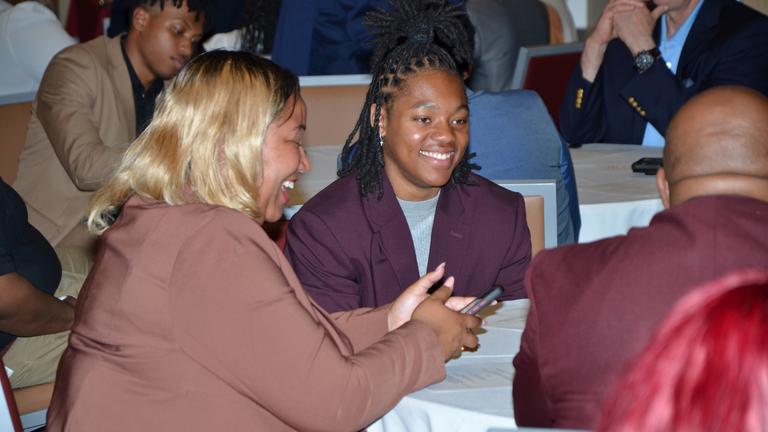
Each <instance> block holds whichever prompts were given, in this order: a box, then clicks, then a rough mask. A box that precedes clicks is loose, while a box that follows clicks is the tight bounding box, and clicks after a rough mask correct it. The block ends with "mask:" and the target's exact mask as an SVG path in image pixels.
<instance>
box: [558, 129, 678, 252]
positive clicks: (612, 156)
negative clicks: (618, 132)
mask: <svg viewBox="0 0 768 432" xmlns="http://www.w3.org/2000/svg"><path fill="white" fill-rule="evenodd" d="M661 153H662V149H661V148H653V147H641V146H635V145H625V144H587V145H584V146H583V147H581V148H577V149H572V150H571V157H573V166H574V170H575V171H576V184H577V188H578V191H579V204H580V205H579V211H580V213H581V232H580V234H579V242H581V243H586V242H590V241H594V240H599V239H601V238H606V237H611V236H615V235H620V234H626V232H627V231H629V229H630V228H632V227H638V226H647V225H648V222H650V220H651V218H652V217H653V215H655V214H656V213H658V212H659V211H661V210H662V209H663V206H662V204H661V200H660V199H659V194H658V192H657V190H656V180H655V179H656V178H655V176H652V175H645V174H640V173H633V172H632V168H631V166H632V162H634V161H636V160H638V159H640V158H643V157H661Z"/></svg>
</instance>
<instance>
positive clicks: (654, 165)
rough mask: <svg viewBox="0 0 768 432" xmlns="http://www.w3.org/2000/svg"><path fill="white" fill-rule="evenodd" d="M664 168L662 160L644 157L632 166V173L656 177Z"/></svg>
mask: <svg viewBox="0 0 768 432" xmlns="http://www.w3.org/2000/svg"><path fill="white" fill-rule="evenodd" d="M663 166H664V161H663V159H662V158H656V157H644V158H640V159H638V160H636V161H635V162H634V163H633V164H632V171H633V172H636V173H643V174H645V175H656V171H658V170H659V168H661V167H663Z"/></svg>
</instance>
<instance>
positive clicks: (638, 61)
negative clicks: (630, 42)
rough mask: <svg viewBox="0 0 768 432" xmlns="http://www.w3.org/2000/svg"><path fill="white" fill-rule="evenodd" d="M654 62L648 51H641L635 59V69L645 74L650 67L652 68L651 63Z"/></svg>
mask: <svg viewBox="0 0 768 432" xmlns="http://www.w3.org/2000/svg"><path fill="white" fill-rule="evenodd" d="M654 60H656V58H655V57H654V56H653V54H651V53H650V52H648V51H642V52H641V53H640V54H638V55H637V57H635V69H637V70H638V71H639V72H645V71H647V70H648V69H649V68H650V67H651V66H653V61H654Z"/></svg>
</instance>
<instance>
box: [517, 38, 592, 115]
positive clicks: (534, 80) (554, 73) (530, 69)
mask: <svg viewBox="0 0 768 432" xmlns="http://www.w3.org/2000/svg"><path fill="white" fill-rule="evenodd" d="M583 49H584V43H582V42H575V43H568V44H560V45H539V46H532V47H522V48H521V49H520V53H519V54H518V57H517V66H516V68H515V77H514V78H513V80H512V88H514V89H529V90H535V91H536V92H537V93H538V94H539V96H541V99H542V100H543V101H544V104H545V105H546V106H547V110H548V111H549V114H550V115H551V116H552V120H554V122H555V125H558V126H559V124H560V122H559V120H560V119H559V115H558V111H559V110H560V104H562V102H563V99H564V96H565V91H566V89H567V88H568V81H569V80H570V78H571V74H572V73H573V70H574V69H575V68H576V65H577V64H578V62H579V59H580V58H581V51H582V50H583Z"/></svg>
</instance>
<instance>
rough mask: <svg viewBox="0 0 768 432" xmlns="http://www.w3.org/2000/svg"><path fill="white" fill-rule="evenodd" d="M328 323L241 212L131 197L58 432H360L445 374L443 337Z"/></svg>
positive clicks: (84, 311) (70, 364)
mask: <svg viewBox="0 0 768 432" xmlns="http://www.w3.org/2000/svg"><path fill="white" fill-rule="evenodd" d="M387 309H388V308H386V307H384V308H379V309H373V310H371V309H365V310H356V311H352V312H346V313H339V314H334V315H328V314H326V313H325V312H324V311H323V310H322V309H321V308H319V307H318V306H317V305H316V304H315V303H313V302H312V300H311V299H310V298H309V297H308V296H307V294H306V292H305V291H304V290H303V289H302V288H301V286H300V285H299V281H298V279H297V278H296V275H295V274H294V273H293V271H292V270H291V266H290V264H288V262H287V261H286V259H285V257H283V255H282V253H281V251H280V249H279V248H278V247H277V245H276V244H275V243H273V242H272V241H271V240H270V239H269V238H268V237H267V235H266V234H265V233H264V231H263V230H262V228H261V227H260V226H259V225H258V224H257V223H255V222H254V221H253V220H251V219H250V218H248V217H247V216H246V215H244V214H243V213H240V212H237V211H234V210H231V209H227V208H223V207H216V206H208V205H202V204H194V205H180V206H169V205H167V204H165V203H160V202H146V201H142V200H140V199H138V198H132V199H131V200H130V201H129V202H128V203H127V204H126V206H125V207H124V209H123V211H122V214H121V215H120V217H119V219H118V221H117V222H116V223H115V225H113V226H112V227H111V228H110V229H109V230H107V232H106V233H105V235H104V236H103V239H102V244H101V247H100V251H99V255H98V258H97V261H96V264H95V266H94V268H93V270H92V272H91V275H90V277H89V280H88V282H87V284H86V286H85V287H84V288H83V292H82V294H81V296H80V298H79V300H78V305H77V312H76V317H75V324H74V326H73V328H72V335H71V336H70V342H69V347H68V349H67V351H66V352H65V353H64V356H63V357H62V360H61V363H60V365H59V370H58V375H57V378H56V387H55V392H54V396H53V401H52V403H51V407H50V409H49V411H48V429H47V430H49V431H63V430H71V431H78V432H80V431H85V432H87V431H99V432H102V431H160V430H165V431H289V430H329V431H352V430H359V429H361V428H364V427H365V426H366V425H368V424H370V423H371V422H373V421H374V420H376V419H377V418H378V417H380V416H381V415H383V414H384V413H386V412H387V411H388V410H389V409H391V408H392V407H393V406H394V405H395V404H396V403H397V402H398V401H399V400H400V398H402V397H403V396H404V395H405V394H407V393H409V392H412V391H414V390H417V389H419V388H421V387H424V386H426V385H428V384H431V383H433V382H435V381H438V380H440V379H442V378H443V377H444V374H445V369H444V363H443V355H442V349H441V347H440V345H439V343H438V340H437V337H436V335H435V333H434V332H433V331H432V330H431V329H430V328H429V327H428V326H427V325H426V324H423V323H419V322H409V323H407V324H405V325H404V326H403V327H401V328H400V329H398V330H396V331H393V332H389V333H387Z"/></svg>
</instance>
